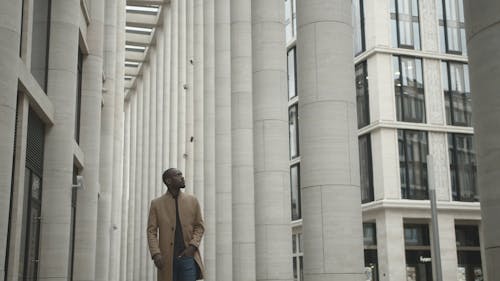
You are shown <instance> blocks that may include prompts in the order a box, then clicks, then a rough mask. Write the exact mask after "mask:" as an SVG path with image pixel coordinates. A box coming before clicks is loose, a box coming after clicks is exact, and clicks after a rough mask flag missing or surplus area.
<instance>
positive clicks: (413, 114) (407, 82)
mask: <svg viewBox="0 0 500 281" xmlns="http://www.w3.org/2000/svg"><path fill="white" fill-rule="evenodd" d="M393 67H394V92H395V94H396V114H397V120H398V121H404V122H415V123H425V95H424V79H423V72H422V60H421V59H418V58H412V57H399V56H394V58H393Z"/></svg>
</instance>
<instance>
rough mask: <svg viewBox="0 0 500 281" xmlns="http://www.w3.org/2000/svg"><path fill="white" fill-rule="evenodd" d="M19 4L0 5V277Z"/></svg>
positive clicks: (9, 176) (7, 202) (13, 116)
mask: <svg viewBox="0 0 500 281" xmlns="http://www.w3.org/2000/svg"><path fill="white" fill-rule="evenodd" d="M21 3H22V2H21V1H2V3H0V18H1V19H2V20H1V21H0V77H2V80H1V83H0V120H2V121H1V122H0V132H2V133H1V134H0V159H3V161H2V164H1V165H0V264H1V265H2V266H1V268H0V276H2V278H3V276H4V275H5V268H4V266H3V265H4V264H5V258H6V254H7V246H8V245H7V232H8V225H9V208H10V193H11V184H12V180H13V179H12V169H13V166H12V164H13V161H12V156H13V155H14V130H15V126H16V124H15V123H16V102H17V83H18V81H17V79H18V77H17V76H18V74H17V63H18V60H19V42H20V37H21V25H20V22H21V9H22V7H21Z"/></svg>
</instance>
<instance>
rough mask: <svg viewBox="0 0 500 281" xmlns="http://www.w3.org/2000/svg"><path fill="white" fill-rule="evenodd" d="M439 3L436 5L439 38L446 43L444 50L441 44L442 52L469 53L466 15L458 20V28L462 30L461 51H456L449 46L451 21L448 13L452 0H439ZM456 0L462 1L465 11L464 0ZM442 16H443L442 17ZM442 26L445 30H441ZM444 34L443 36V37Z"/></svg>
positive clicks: (460, 33) (460, 34)
mask: <svg viewBox="0 0 500 281" xmlns="http://www.w3.org/2000/svg"><path fill="white" fill-rule="evenodd" d="M437 1H438V3H437V5H436V7H437V9H438V26H439V29H440V30H439V37H440V38H439V39H440V40H441V41H442V43H444V50H443V48H442V47H443V46H440V50H441V52H443V51H444V52H445V53H447V54H453V55H464V56H465V55H467V42H466V41H467V38H466V37H465V17H464V18H463V19H462V20H463V21H462V22H461V21H460V19H459V20H457V21H456V22H457V23H458V29H459V30H460V32H459V36H460V43H461V44H460V49H461V50H460V51H456V50H451V49H450V46H449V41H450V39H449V36H448V34H449V33H448V21H451V20H449V19H448V15H447V13H446V11H447V9H446V8H447V6H446V5H447V3H448V2H449V1H450V0H437ZM452 1H455V0H452ZM456 1H460V2H461V4H462V5H461V7H462V12H464V5H463V1H462V0H456ZM441 16H442V18H441ZM441 27H442V28H443V30H442V31H441ZM441 35H443V38H441V37H442V36H441Z"/></svg>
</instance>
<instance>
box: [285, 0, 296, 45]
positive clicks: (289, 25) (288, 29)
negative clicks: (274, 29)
mask: <svg viewBox="0 0 500 281" xmlns="http://www.w3.org/2000/svg"><path fill="white" fill-rule="evenodd" d="M296 9H297V8H296V0H285V34H286V42H290V41H291V40H292V39H293V38H294V37H295V36H296V35H297V16H296V12H295V11H296Z"/></svg>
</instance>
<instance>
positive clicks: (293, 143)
mask: <svg viewBox="0 0 500 281" xmlns="http://www.w3.org/2000/svg"><path fill="white" fill-rule="evenodd" d="M298 122H299V118H298V107H297V104H295V105H292V106H291V107H290V108H289V109H288V124H289V138H290V159H292V158H295V157H297V156H299V123H298Z"/></svg>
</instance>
